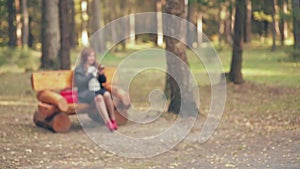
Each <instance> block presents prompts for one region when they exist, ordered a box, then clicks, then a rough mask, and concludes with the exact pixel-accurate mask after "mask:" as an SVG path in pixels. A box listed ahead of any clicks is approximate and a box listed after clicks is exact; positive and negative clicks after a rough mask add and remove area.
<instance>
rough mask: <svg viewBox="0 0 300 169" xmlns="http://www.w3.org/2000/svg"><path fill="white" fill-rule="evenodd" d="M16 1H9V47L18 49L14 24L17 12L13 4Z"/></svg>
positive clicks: (7, 2)
mask: <svg viewBox="0 0 300 169" xmlns="http://www.w3.org/2000/svg"><path fill="white" fill-rule="evenodd" d="M13 2H14V0H7V1H6V4H7V9H8V37H9V41H8V46H9V47H13V48H14V47H16V27H15V24H14V21H15V17H16V11H15V8H14V6H13V5H14V4H13Z"/></svg>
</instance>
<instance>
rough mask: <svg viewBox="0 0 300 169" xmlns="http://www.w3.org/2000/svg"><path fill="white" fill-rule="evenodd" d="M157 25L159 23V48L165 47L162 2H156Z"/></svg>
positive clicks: (158, 0)
mask: <svg viewBox="0 0 300 169" xmlns="http://www.w3.org/2000/svg"><path fill="white" fill-rule="evenodd" d="M156 12H157V13H156V23H157V40H156V44H157V46H162V45H163V21H162V2H161V0H156Z"/></svg>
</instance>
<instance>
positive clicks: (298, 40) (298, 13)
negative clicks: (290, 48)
mask: <svg viewBox="0 0 300 169" xmlns="http://www.w3.org/2000/svg"><path fill="white" fill-rule="evenodd" d="M292 6H293V26H294V27H293V32H294V49H298V50H299V49H300V0H293V5H292Z"/></svg>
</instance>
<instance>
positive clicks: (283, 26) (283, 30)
mask: <svg viewBox="0 0 300 169" xmlns="http://www.w3.org/2000/svg"><path fill="white" fill-rule="evenodd" d="M280 2H281V3H280V10H281V12H282V13H281V16H280V21H279V31H280V44H281V46H283V45H284V41H285V39H286V38H287V36H288V35H287V32H288V27H287V21H286V19H285V16H286V15H287V12H288V9H287V3H288V2H287V0H281V1H280Z"/></svg>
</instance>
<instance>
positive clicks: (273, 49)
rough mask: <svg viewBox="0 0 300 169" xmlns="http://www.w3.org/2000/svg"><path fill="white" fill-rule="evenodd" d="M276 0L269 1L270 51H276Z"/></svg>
mask: <svg viewBox="0 0 300 169" xmlns="http://www.w3.org/2000/svg"><path fill="white" fill-rule="evenodd" d="M275 5H276V0H271V8H272V13H271V15H272V49H271V51H275V50H276V34H277V33H276V21H275V15H276V7H275Z"/></svg>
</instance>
